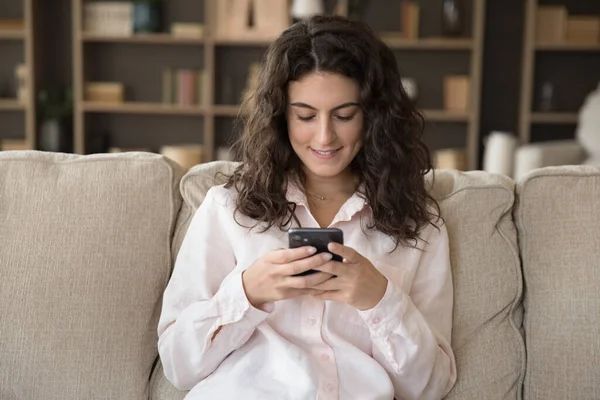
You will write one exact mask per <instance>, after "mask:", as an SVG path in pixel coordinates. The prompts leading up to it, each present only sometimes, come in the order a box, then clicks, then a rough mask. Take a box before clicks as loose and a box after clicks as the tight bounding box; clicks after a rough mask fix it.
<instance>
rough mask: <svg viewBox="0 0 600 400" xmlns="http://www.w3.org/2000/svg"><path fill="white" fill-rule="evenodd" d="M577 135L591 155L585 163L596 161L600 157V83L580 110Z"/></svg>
mask: <svg viewBox="0 0 600 400" xmlns="http://www.w3.org/2000/svg"><path fill="white" fill-rule="evenodd" d="M575 137H576V139H577V141H578V142H579V143H581V146H582V147H583V148H584V149H585V151H586V152H587V153H588V155H589V157H590V160H588V161H586V162H585V163H586V164H594V163H596V162H597V160H598V158H600V84H598V88H597V89H596V90H594V91H593V92H591V93H590V94H589V95H588V96H587V97H586V99H585V101H584V103H583V106H582V107H581V110H580V111H579V124H578V125H577V131H576V133H575Z"/></svg>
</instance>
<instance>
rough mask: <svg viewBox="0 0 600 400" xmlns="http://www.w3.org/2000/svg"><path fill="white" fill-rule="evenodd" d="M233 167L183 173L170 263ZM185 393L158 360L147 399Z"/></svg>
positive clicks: (167, 399) (178, 398)
mask: <svg viewBox="0 0 600 400" xmlns="http://www.w3.org/2000/svg"><path fill="white" fill-rule="evenodd" d="M235 166H236V164H235V163H232V162H226V161H215V162H211V163H205V164H200V165H197V166H195V167H193V168H191V169H190V170H189V171H188V173H187V174H185V176H184V177H183V178H182V179H181V185H180V191H181V196H182V198H183V204H182V206H181V211H180V212H179V217H178V219H177V225H176V227H175V233H174V235H173V242H172V245H171V248H172V250H173V263H174V261H175V258H176V257H177V253H178V252H179V249H180V248H181V243H182V242H183V238H184V236H185V233H186V232H187V229H188V226H189V224H190V221H191V218H192V216H193V215H194V213H195V212H196V210H197V209H198V207H200V204H202V201H203V200H204V197H205V196H206V193H207V192H208V189H210V188H211V187H213V186H217V185H222V184H223V183H225V181H226V176H227V175H228V174H231V173H232V172H233V171H234V169H235ZM186 394H187V391H180V390H177V389H176V388H175V386H173V385H172V384H171V383H170V382H169V381H168V380H167V378H165V374H164V373H163V369H162V364H161V362H160V360H159V362H158V363H157V365H156V367H155V371H154V374H153V375H152V390H151V396H150V400H182V399H183V398H184V397H185V395H186Z"/></svg>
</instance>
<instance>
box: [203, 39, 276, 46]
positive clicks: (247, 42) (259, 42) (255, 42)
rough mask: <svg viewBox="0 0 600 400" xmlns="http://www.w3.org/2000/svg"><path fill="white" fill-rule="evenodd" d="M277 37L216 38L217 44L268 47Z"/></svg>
mask: <svg viewBox="0 0 600 400" xmlns="http://www.w3.org/2000/svg"><path fill="white" fill-rule="evenodd" d="M273 40H275V39H224V38H220V39H215V44H216V45H217V46H240V47H241V46H251V47H268V46H269V45H270V44H271V43H273Z"/></svg>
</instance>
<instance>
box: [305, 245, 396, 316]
mask: <svg viewBox="0 0 600 400" xmlns="http://www.w3.org/2000/svg"><path fill="white" fill-rule="evenodd" d="M328 248H329V251H331V252H332V253H334V254H337V255H340V256H341V257H342V258H343V259H344V262H341V263H340V262H336V261H330V262H328V263H327V264H325V265H323V266H321V267H318V268H315V269H317V270H319V271H322V272H326V273H329V274H332V275H337V278H335V279H329V280H326V281H325V282H323V283H320V284H317V285H314V286H311V288H313V289H314V290H318V291H321V292H322V293H320V294H316V295H315V297H316V298H319V299H322V300H334V301H340V302H343V303H346V304H349V305H351V306H352V307H354V308H356V309H358V310H369V309H371V308H373V307H375V306H376V305H377V303H379V301H380V300H381V299H382V298H383V295H384V294H385V291H386V289H387V283H388V281H387V278H386V277H385V276H383V275H382V274H381V273H380V272H379V271H378V270H377V269H376V268H375V267H374V266H373V264H371V262H370V261H369V260H367V259H366V258H365V257H363V256H362V255H360V254H359V253H358V252H357V251H356V250H354V249H352V248H351V247H347V246H342V245H341V244H338V243H329V246H328Z"/></svg>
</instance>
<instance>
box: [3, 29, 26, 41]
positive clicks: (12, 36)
mask: <svg viewBox="0 0 600 400" xmlns="http://www.w3.org/2000/svg"><path fill="white" fill-rule="evenodd" d="M0 39H6V40H19V39H25V30H23V29H0Z"/></svg>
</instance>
